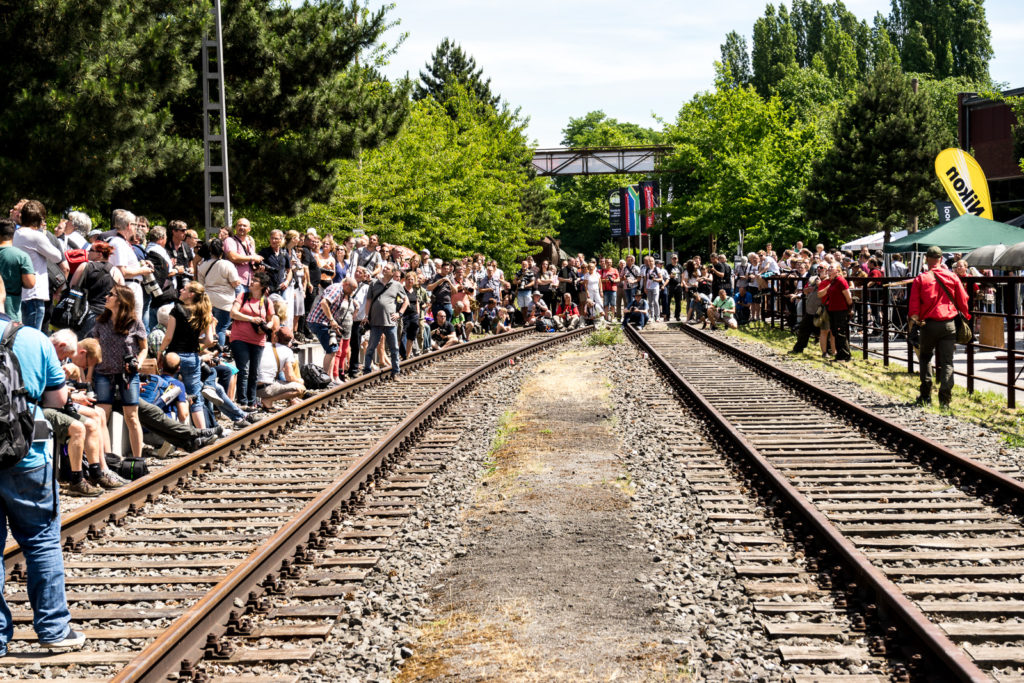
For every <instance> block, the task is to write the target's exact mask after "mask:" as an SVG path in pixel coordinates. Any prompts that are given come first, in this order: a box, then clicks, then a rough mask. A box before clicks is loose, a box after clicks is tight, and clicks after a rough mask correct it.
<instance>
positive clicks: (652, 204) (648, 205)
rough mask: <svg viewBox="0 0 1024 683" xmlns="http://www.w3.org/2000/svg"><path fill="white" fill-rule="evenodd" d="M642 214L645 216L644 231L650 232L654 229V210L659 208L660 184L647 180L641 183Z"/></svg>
mask: <svg viewBox="0 0 1024 683" xmlns="http://www.w3.org/2000/svg"><path fill="white" fill-rule="evenodd" d="M639 187H640V212H641V214H642V215H643V227H644V230H646V231H647V232H650V230H651V228H653V227H654V219H655V215H654V209H656V208H657V207H658V182H657V181H655V180H645V181H644V182H642V183H640V186H639Z"/></svg>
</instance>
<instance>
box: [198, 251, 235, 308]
mask: <svg viewBox="0 0 1024 683" xmlns="http://www.w3.org/2000/svg"><path fill="white" fill-rule="evenodd" d="M240 281H241V278H240V277H238V270H237V269H236V268H235V265H234V264H233V263H231V261H228V260H227V259H223V258H222V259H217V260H216V261H212V262H211V261H203V262H202V263H200V264H199V282H200V283H201V284H202V285H203V287H206V293H207V295H208V296H209V297H210V303H211V304H212V305H213V307H214V308H216V309H218V310H221V311H230V310H231V306H232V305H233V304H234V303H235V285H234V283H236V282H240Z"/></svg>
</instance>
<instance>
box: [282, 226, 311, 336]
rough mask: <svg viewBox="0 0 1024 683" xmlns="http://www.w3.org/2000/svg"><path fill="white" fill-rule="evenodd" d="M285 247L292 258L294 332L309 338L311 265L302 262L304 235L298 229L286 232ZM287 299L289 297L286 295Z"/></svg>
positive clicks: (290, 289)
mask: <svg viewBox="0 0 1024 683" xmlns="http://www.w3.org/2000/svg"><path fill="white" fill-rule="evenodd" d="M284 237H285V239H284V248H285V249H287V250H288V255H289V256H290V257H291V259H292V281H291V285H290V287H289V291H290V292H291V300H292V312H291V322H292V332H293V333H294V334H295V338H296V339H298V340H299V341H306V340H308V339H309V327H308V326H307V325H306V283H307V282H308V281H309V267H308V266H306V265H305V264H304V263H303V262H302V255H301V254H300V253H299V252H300V250H301V248H302V235H300V234H299V232H298V231H297V230H289V231H288V232H287V233H285V236H284ZM286 300H287V297H286Z"/></svg>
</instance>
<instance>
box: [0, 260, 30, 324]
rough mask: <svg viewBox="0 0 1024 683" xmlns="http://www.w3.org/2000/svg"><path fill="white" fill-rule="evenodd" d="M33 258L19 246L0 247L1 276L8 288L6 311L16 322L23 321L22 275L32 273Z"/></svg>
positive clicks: (5, 286)
mask: <svg viewBox="0 0 1024 683" xmlns="http://www.w3.org/2000/svg"><path fill="white" fill-rule="evenodd" d="M35 272H36V271H35V270H33V269H32V259H30V258H29V257H28V254H26V253H25V252H24V251H22V250H21V249H18V248H17V247H0V278H3V281H4V289H6V290H7V302H6V304H4V312H5V313H6V314H7V315H8V316H9V317H10V318H11V320H14V321H15V322H21V276H22V275H32V274H33V273H35Z"/></svg>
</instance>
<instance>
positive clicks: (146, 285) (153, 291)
mask: <svg viewBox="0 0 1024 683" xmlns="http://www.w3.org/2000/svg"><path fill="white" fill-rule="evenodd" d="M142 289H143V290H144V291H145V292H146V294H148V295H149V296H150V298H151V299H156V298H157V297H159V296H161V295H162V294H163V293H164V290H163V289H161V287H160V285H158V284H157V282H156V278H155V277H153V273H146V274H145V275H143V276H142Z"/></svg>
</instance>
